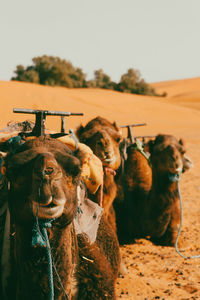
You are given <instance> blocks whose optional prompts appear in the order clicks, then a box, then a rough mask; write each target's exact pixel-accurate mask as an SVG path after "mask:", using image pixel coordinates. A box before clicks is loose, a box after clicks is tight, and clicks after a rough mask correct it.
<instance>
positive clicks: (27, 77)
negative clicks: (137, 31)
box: [11, 55, 166, 96]
mask: <svg viewBox="0 0 200 300" xmlns="http://www.w3.org/2000/svg"><path fill="white" fill-rule="evenodd" d="M32 62H33V64H32V65H31V66H28V67H26V68H25V67H24V66H22V65H18V66H17V67H16V70H15V71H14V73H15V77H12V78H11V80H17V81H26V82H33V83H39V84H43V85H50V86H64V87H68V88H90V87H93V88H103V89H109V90H115V91H120V92H125V93H132V94H142V95H152V96H166V94H165V93H164V94H163V95H158V94H156V92H155V90H154V89H153V88H152V87H151V86H150V85H149V84H147V83H146V82H145V81H144V79H142V78H141V74H140V72H139V71H138V70H134V69H129V70H128V71H127V73H126V74H123V75H122V76H121V79H120V81H119V82H118V83H116V82H114V81H112V80H111V78H110V76H108V75H107V74H105V73H104V72H103V70H102V69H99V70H96V71H94V78H93V79H91V80H86V74H85V73H83V71H82V69H80V68H75V67H74V66H73V65H72V63H71V62H69V61H66V60H65V59H61V58H59V57H54V56H47V55H43V56H38V57H34V58H33V59H32Z"/></svg>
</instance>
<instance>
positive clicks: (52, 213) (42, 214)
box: [32, 201, 64, 219]
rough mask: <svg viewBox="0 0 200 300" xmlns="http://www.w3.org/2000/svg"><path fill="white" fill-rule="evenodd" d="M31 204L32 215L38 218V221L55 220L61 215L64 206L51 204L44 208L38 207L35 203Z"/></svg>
mask: <svg viewBox="0 0 200 300" xmlns="http://www.w3.org/2000/svg"><path fill="white" fill-rule="evenodd" d="M32 204H33V206H32V208H33V214H34V215H35V216H38V218H40V219H52V218H55V219H56V218H58V217H60V216H61V215H62V214H63V210H64V204H62V205H56V204H55V203H53V202H51V203H49V204H48V205H46V206H40V205H38V203H37V202H35V201H33V202H32Z"/></svg>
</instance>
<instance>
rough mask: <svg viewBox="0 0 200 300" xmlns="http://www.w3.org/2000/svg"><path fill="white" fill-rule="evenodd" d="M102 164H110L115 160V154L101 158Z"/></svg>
mask: <svg viewBox="0 0 200 300" xmlns="http://www.w3.org/2000/svg"><path fill="white" fill-rule="evenodd" d="M102 162H103V164H104V165H106V166H108V165H112V164H114V163H115V162H116V158H115V156H112V157H104V159H103V160H102Z"/></svg>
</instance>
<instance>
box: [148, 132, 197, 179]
mask: <svg viewBox="0 0 200 300" xmlns="http://www.w3.org/2000/svg"><path fill="white" fill-rule="evenodd" d="M147 147H148V151H149V152H150V154H151V156H150V158H151V162H152V165H154V166H156V168H158V169H159V170H160V171H161V172H163V173H164V172H168V173H170V174H173V175H175V174H180V173H182V172H184V171H186V170H188V169H190V168H191V167H192V162H191V160H190V159H189V158H188V157H186V156H185V147H184V144H183V141H182V140H179V141H178V140H177V139H176V138H175V137H174V136H172V135H161V134H159V135H157V137H156V138H155V140H154V141H149V143H148V146H147Z"/></svg>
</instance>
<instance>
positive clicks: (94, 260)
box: [0, 137, 119, 300]
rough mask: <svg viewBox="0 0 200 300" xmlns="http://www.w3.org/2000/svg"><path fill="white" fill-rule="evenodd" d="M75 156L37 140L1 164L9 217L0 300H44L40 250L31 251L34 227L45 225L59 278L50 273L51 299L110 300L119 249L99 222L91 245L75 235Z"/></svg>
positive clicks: (78, 166)
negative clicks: (47, 226) (7, 244)
mask: <svg viewBox="0 0 200 300" xmlns="http://www.w3.org/2000/svg"><path fill="white" fill-rule="evenodd" d="M78 155H79V154H78V153H72V151H71V150H69V149H68V147H66V145H64V144H63V143H62V142H59V141H57V140H53V139H51V138H48V137H40V138H36V139H34V140H30V141H27V142H25V143H24V144H23V145H21V146H19V148H18V149H17V150H16V151H15V152H11V153H10V154H8V155H7V157H6V158H5V167H6V176H5V178H6V180H7V181H8V182H9V185H8V186H9V187H10V188H9V189H7V190H6V192H5V191H4V193H2V194H1V195H0V196H2V195H4V196H3V199H0V200H1V203H2V202H5V203H6V202H8V205H9V211H10V219H11V222H10V224H11V228H10V230H11V231H10V234H9V236H10V253H9V257H10V258H9V260H8V262H7V268H10V272H9V276H8V278H7V281H6V284H5V278H4V271H5V270H3V269H2V268H1V272H0V277H1V282H3V281H4V286H3V285H1V289H0V293H1V294H0V299H3V300H9V299H13V300H14V299H16V300H25V299H26V300H27V299H30V300H31V299H37V300H46V299H48V298H49V296H48V293H49V287H48V276H47V257H46V251H45V248H41V247H36V248H34V247H32V246H31V240H32V233H33V228H34V224H38V223H37V220H38V222H42V221H44V220H45V221H48V220H49V219H51V220H52V227H51V228H47V232H48V237H49V243H50V247H51V252H52V257H53V264H54V266H55V268H56V270H57V273H58V274H59V277H58V275H57V274H56V273H55V268H54V292H55V298H54V299H81V300H82V299H85V300H89V299H91V300H93V299H110V300H111V299H115V281H116V278H117V275H118V266H119V245H118V241H117V239H116V237H115V235H114V234H113V230H112V228H111V227H110V225H109V224H108V223H107V221H106V220H105V219H104V217H103V216H102V218H101V220H100V225H99V228H98V231H97V238H96V242H93V243H91V241H90V240H89V238H88V236H87V235H86V234H84V233H81V234H76V233H75V225H74V219H75V218H76V216H77V213H78V211H79V210H78V201H79V200H80V199H78V194H77V189H78V187H80V172H81V162H80V160H79V158H78ZM79 213H80V212H79ZM35 222H36V223H35ZM38 226H39V225H38ZM0 245H2V241H1V243H0ZM1 253H2V247H1ZM3 263H4V265H5V262H4V261H3ZM3 279H4V280H3ZM61 283H62V286H63V288H62V286H61ZM63 290H64V291H65V293H67V295H68V298H66V297H67V296H64V291H63ZM2 292H4V293H3V295H2Z"/></svg>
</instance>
